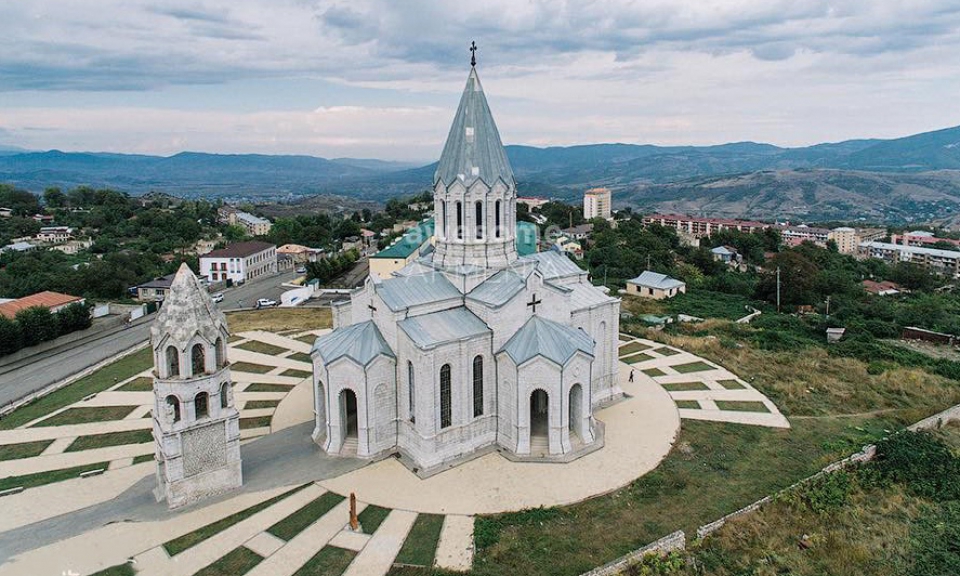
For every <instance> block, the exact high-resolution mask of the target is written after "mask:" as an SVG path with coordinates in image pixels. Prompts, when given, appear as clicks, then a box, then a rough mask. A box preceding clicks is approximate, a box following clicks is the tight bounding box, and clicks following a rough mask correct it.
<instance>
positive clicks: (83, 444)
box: [65, 430, 153, 457]
mask: <svg viewBox="0 0 960 576" xmlns="http://www.w3.org/2000/svg"><path fill="white" fill-rule="evenodd" d="M147 442H153V431H151V430H128V431H126V432H109V433H107V434H93V435H90V436H80V437H79V438H77V439H76V440H74V441H73V442H71V443H70V445H69V446H67V449H66V450H65V452H79V451H81V450H93V449H94V448H106V447H107V446H124V445H126V444H145V443H147ZM151 457H152V456H151Z"/></svg>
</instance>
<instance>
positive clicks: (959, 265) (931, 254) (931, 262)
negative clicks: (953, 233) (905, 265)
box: [859, 242, 960, 278]
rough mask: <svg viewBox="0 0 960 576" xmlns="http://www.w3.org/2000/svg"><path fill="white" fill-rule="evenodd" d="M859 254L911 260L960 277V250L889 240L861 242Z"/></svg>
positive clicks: (895, 262)
mask: <svg viewBox="0 0 960 576" xmlns="http://www.w3.org/2000/svg"><path fill="white" fill-rule="evenodd" d="M859 254H860V256H861V257H864V258H879V259H881V260H884V261H886V262H889V263H891V264H897V263H900V262H910V263H912V264H916V265H918V266H922V267H923V268H926V269H928V270H931V271H933V272H936V273H938V274H943V275H946V276H950V277H951V278H960V251H956V250H940V249H939V248H921V247H918V246H904V245H903V244H891V243H889V242H861V243H860V249H859Z"/></svg>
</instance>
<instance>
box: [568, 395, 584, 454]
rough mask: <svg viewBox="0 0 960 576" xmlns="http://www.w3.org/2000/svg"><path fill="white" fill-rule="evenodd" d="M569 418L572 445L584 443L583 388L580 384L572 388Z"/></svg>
mask: <svg viewBox="0 0 960 576" xmlns="http://www.w3.org/2000/svg"><path fill="white" fill-rule="evenodd" d="M568 406H569V414H568V416H569V418H568V420H567V426H568V427H569V429H570V444H571V445H575V444H579V443H582V442H583V388H582V387H581V386H580V385H579V384H574V385H573V386H571V387H570V402H569V405H568Z"/></svg>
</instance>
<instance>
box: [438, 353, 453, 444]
mask: <svg viewBox="0 0 960 576" xmlns="http://www.w3.org/2000/svg"><path fill="white" fill-rule="evenodd" d="M451 388H452V383H451V379H450V365H449V364H444V365H443V367H442V368H440V428H449V427H450V425H451V424H452V423H453V404H452V399H451V394H452V390H451Z"/></svg>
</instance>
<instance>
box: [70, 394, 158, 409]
mask: <svg viewBox="0 0 960 576" xmlns="http://www.w3.org/2000/svg"><path fill="white" fill-rule="evenodd" d="M152 404H153V392H100V393H99V394H97V395H96V396H94V397H93V398H91V399H89V400H81V401H80V402H77V403H76V404H73V406H83V407H87V406H135V405H140V406H146V405H152Z"/></svg>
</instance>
